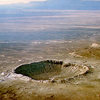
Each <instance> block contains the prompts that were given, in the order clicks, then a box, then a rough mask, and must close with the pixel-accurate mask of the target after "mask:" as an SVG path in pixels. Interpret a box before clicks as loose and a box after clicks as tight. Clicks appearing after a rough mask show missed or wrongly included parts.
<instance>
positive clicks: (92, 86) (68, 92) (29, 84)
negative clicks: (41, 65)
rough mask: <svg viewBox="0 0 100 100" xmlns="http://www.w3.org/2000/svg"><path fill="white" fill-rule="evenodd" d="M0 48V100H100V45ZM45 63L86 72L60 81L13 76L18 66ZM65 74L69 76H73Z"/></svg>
mask: <svg viewBox="0 0 100 100" xmlns="http://www.w3.org/2000/svg"><path fill="white" fill-rule="evenodd" d="M0 45H1V46H4V47H3V48H2V49H3V50H1V55H0V66H1V67H0V73H1V74H0V100H100V42H99V41H96V42H94V41H88V40H78V41H47V42H43V41H41V42H39V41H38V42H33V43H30V44H27V43H25V44H20V43H13V44H10V43H5V44H3V43H1V44H0ZM8 45H9V46H8ZM6 51H7V53H6ZM45 60H56V61H57V60H58V61H59V60H61V61H63V62H65V63H72V64H73V63H74V64H78V65H84V66H87V67H88V68H89V70H88V71H87V73H83V74H81V75H76V76H73V77H69V78H66V77H67V76H66V77H64V78H61V77H60V80H58V81H54V80H51V81H50V80H34V79H32V78H29V77H27V76H23V75H21V74H16V73H14V70H15V69H16V68H17V67H18V66H20V65H23V64H29V63H33V62H38V61H45ZM68 70H69V73H70V74H71V73H72V72H73V70H72V69H68ZM63 73H66V72H63ZM67 73H68V71H67ZM51 74H52V73H51ZM46 75H48V74H46ZM62 75H63V74H62ZM67 75H68V74H67ZM40 77H41V76H40Z"/></svg>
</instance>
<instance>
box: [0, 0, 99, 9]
mask: <svg viewBox="0 0 100 100" xmlns="http://www.w3.org/2000/svg"><path fill="white" fill-rule="evenodd" d="M1 8H3V9H4V8H5V9H7V8H9V9H10V8H11V9H12V8H13V9H16V8H17V9H18V8H24V9H46V10H47V9H49V10H52V9H56V10H100V0H47V1H44V2H30V3H29V4H15V5H14V4H13V5H6V6H0V9H1Z"/></svg>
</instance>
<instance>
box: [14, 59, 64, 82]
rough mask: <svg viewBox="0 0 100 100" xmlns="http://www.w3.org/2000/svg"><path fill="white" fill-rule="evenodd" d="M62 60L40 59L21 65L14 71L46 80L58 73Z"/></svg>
mask: <svg viewBox="0 0 100 100" xmlns="http://www.w3.org/2000/svg"><path fill="white" fill-rule="evenodd" d="M62 64H63V62H62V61H52V60H47V61H40V62H34V63H31V64H25V65H21V66H19V67H18V68H16V69H15V73H17V74H22V75H25V76H28V77H31V78H33V79H35V80H48V79H50V78H51V77H53V76H55V75H58V74H60V72H61V66H62Z"/></svg>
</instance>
